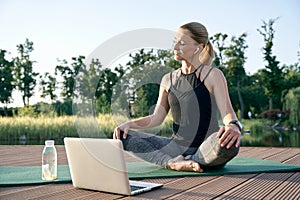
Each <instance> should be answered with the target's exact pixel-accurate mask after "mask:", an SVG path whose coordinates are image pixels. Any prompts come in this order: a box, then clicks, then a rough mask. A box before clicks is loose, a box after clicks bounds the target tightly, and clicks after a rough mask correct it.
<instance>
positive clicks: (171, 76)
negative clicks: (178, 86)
mask: <svg viewBox="0 0 300 200" xmlns="http://www.w3.org/2000/svg"><path fill="white" fill-rule="evenodd" d="M179 70H180V69H176V70H173V71H171V72H168V73H166V74H165V75H163V77H162V80H161V84H162V85H163V86H164V87H166V88H167V89H168V88H169V87H170V86H171V82H172V83H173V82H174V81H175V80H176V76H177V74H178V72H179Z"/></svg>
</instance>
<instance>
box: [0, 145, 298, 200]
mask: <svg viewBox="0 0 300 200" xmlns="http://www.w3.org/2000/svg"><path fill="white" fill-rule="evenodd" d="M56 148H57V151H58V164H67V159H66V154H65V149H64V146H56ZM42 149H43V146H38V145H36V146H18V145H17V146H13V145H11V146H6V145H0V165H13V166H30V165H41V152H42ZM238 156H243V157H254V158H262V159H267V160H273V161H278V162H283V163H290V164H294V165H300V148H256V147H255V148H254V147H253V148H252V147H242V148H241V151H240V153H239V155H238ZM126 160H127V161H134V158H132V157H130V156H126ZM144 181H151V182H157V183H163V184H164V187H163V188H161V189H158V190H155V191H151V192H148V193H144V194H140V195H137V196H133V197H127V196H122V195H115V194H109V193H103V192H96V191H89V190H83V189H76V188H74V187H73V186H72V184H71V183H69V184H48V185H38V186H18V187H0V199H126V200H127V199H185V200H190V199H247V200H250V199H288V200H290V199H300V172H290V173H261V174H244V175H226V176H201V177H183V178H164V179H146V180H144Z"/></svg>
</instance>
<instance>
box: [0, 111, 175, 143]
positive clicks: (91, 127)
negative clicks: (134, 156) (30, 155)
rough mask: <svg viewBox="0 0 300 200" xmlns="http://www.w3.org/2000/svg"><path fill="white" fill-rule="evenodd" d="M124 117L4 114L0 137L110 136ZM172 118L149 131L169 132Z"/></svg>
mask: <svg viewBox="0 0 300 200" xmlns="http://www.w3.org/2000/svg"><path fill="white" fill-rule="evenodd" d="M127 120H128V119H127V118H126V117H124V116H116V115H112V114H104V115H99V116H98V117H96V118H95V117H74V116H64V117H37V118H36V117H13V118H9V117H3V118H0V127H1V128H0V140H1V141H16V140H19V139H20V138H22V137H24V136H25V137H26V138H29V139H30V140H36V141H38V140H46V139H59V140H60V139H62V138H64V137H66V136H68V137H108V138H111V137H112V134H113V130H114V128H115V127H116V126H117V124H120V123H122V122H125V121H127ZM171 127H172V121H171V118H170V117H168V118H167V120H166V121H165V122H164V123H163V125H161V126H160V127H157V128H154V129H150V130H148V131H150V132H153V133H158V132H159V134H160V135H169V133H170V129H171Z"/></svg>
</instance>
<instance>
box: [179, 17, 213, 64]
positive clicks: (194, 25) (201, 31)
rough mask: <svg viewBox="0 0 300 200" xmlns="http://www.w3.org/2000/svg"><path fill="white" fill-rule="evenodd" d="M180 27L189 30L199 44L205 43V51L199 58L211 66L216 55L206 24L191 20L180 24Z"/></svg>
mask: <svg viewBox="0 0 300 200" xmlns="http://www.w3.org/2000/svg"><path fill="white" fill-rule="evenodd" d="M180 28H182V29H186V30H189V31H190V32H191V34H192V36H191V37H192V38H193V39H194V40H195V41H196V42H198V43H199V44H203V45H204V48H203V51H202V52H201V53H200V55H199V59H200V62H201V63H202V64H205V65H208V66H210V65H211V63H212V61H213V59H214V57H215V53H214V49H213V46H212V45H211V43H210V41H209V38H208V32H207V30H206V28H205V26H203V25H202V24H200V23H199V22H190V23H187V24H184V25H182V26H180Z"/></svg>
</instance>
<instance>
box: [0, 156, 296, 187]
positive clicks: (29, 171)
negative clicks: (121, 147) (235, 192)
mask: <svg viewBox="0 0 300 200" xmlns="http://www.w3.org/2000/svg"><path fill="white" fill-rule="evenodd" d="M127 170H128V175H129V178H130V179H144V178H172V177H174V178H175V177H185V176H216V175H226V174H251V173H266V172H292V171H294V172H295V171H300V166H297V165H290V164H284V163H280V162H274V161H269V160H262V159H257V158H242V157H238V158H234V159H233V160H231V161H230V162H228V163H227V165H226V166H225V167H224V168H223V169H221V170H211V171H206V172H203V173H195V172H178V171H171V170H167V169H163V168H160V167H158V166H155V165H153V164H150V163H147V162H131V163H127ZM70 182H71V176H70V172H69V167H68V166H67V165H59V166H58V178H57V179H56V180H54V181H43V180H42V179H41V167H40V166H28V167H24V166H0V186H17V185H36V184H48V183H70Z"/></svg>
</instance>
